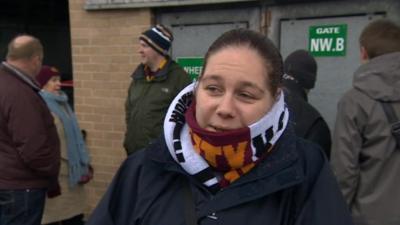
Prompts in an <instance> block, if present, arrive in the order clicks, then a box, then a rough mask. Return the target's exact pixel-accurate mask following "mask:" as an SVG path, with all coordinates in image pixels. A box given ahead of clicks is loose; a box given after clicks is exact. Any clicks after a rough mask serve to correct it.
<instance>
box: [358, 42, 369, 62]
mask: <svg viewBox="0 0 400 225" xmlns="http://www.w3.org/2000/svg"><path fill="white" fill-rule="evenodd" d="M360 60H361V62H362V63H366V62H367V61H368V60H369V56H368V52H367V50H366V49H365V48H364V46H361V47H360Z"/></svg>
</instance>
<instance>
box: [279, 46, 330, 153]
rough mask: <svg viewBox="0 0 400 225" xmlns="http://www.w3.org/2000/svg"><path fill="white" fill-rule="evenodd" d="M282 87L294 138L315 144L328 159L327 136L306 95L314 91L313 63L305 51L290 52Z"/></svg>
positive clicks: (327, 133) (322, 122)
mask: <svg viewBox="0 0 400 225" xmlns="http://www.w3.org/2000/svg"><path fill="white" fill-rule="evenodd" d="M284 71H285V75H284V76H283V86H284V89H285V91H286V93H287V96H286V97H287V98H286V99H285V101H286V103H287V104H288V107H289V110H290V120H291V121H292V122H293V123H294V128H295V133H296V135H297V136H299V137H301V138H304V139H306V140H309V141H311V142H314V143H316V144H318V145H319V146H320V147H322V149H323V150H324V152H325V154H326V156H327V157H329V155H330V148H331V133H330V130H329V127H328V125H327V124H326V122H325V120H324V119H323V118H322V116H321V114H320V113H319V112H318V110H317V109H315V108H314V107H313V106H312V105H311V104H310V103H308V96H307V94H308V92H309V91H310V90H311V89H313V88H314V86H315V81H316V76H317V63H316V61H315V59H314V58H313V57H312V56H311V55H310V53H308V52H307V51H305V50H296V51H294V52H292V53H291V54H290V55H289V56H288V57H287V58H286V59H285V61H284Z"/></svg>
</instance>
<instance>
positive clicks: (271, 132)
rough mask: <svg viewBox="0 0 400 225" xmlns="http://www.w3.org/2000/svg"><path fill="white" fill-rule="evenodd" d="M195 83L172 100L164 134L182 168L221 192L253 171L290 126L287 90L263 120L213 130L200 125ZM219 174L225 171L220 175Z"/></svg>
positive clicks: (212, 188) (213, 190)
mask: <svg viewBox="0 0 400 225" xmlns="http://www.w3.org/2000/svg"><path fill="white" fill-rule="evenodd" d="M193 90H194V84H191V85H189V86H187V87H186V88H185V89H183V90H182V91H181V92H180V93H179V94H178V95H177V97H176V98H175V99H174V101H173V102H172V104H171V106H170V107H169V109H168V112H167V115H166V117H165V120H164V135H165V140H166V143H167V146H168V149H169V151H170V153H171V155H172V157H173V158H174V159H175V161H177V162H178V163H179V164H180V165H181V166H182V168H183V169H184V170H185V171H186V172H187V173H189V174H190V175H192V176H194V177H195V178H196V179H198V180H199V181H200V182H201V183H203V184H204V185H205V186H207V187H208V188H209V189H210V190H211V191H212V192H214V193H215V192H217V191H218V190H219V189H220V188H221V187H225V186H227V185H229V184H230V183H232V182H234V181H235V180H237V179H238V178H240V176H242V175H244V174H245V173H247V172H249V171H250V170H251V169H252V168H253V167H254V166H255V165H256V164H257V163H258V162H259V161H260V159H262V158H264V157H266V156H267V155H268V153H269V152H271V151H272V150H273V146H274V144H275V143H276V142H277V141H278V139H279V137H280V136H281V135H282V133H283V131H284V130H285V128H286V125H287V123H288V118H289V112H288V110H287V108H286V106H285V103H284V96H283V92H281V94H280V96H279V97H278V100H277V101H276V102H275V104H274V105H273V107H272V109H271V110H270V111H269V112H268V113H267V114H266V115H265V116H264V117H262V118H261V119H260V120H259V121H257V122H255V123H254V124H251V125H250V126H248V127H244V128H241V129H236V130H231V131H224V132H210V131H207V130H205V129H203V128H201V127H199V125H198V124H197V121H196V119H195V113H196V112H195V104H196V103H195V102H194V101H192V99H193V98H192V97H193ZM216 174H221V176H220V177H219V176H218V178H217V176H216Z"/></svg>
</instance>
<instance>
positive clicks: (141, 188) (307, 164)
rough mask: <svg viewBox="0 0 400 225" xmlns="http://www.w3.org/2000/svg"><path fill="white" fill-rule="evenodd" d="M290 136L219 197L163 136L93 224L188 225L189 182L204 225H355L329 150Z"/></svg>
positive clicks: (129, 166) (135, 161)
mask: <svg viewBox="0 0 400 225" xmlns="http://www.w3.org/2000/svg"><path fill="white" fill-rule="evenodd" d="M291 129H292V128H289V131H288V130H287V131H285V133H284V135H283V136H282V137H281V138H280V141H279V142H278V144H277V146H276V147H275V150H273V153H271V154H270V155H269V156H268V157H267V158H266V159H264V160H263V161H262V162H260V164H258V165H257V166H256V167H255V168H253V169H252V170H251V171H250V172H249V173H247V174H245V175H244V176H242V177H241V178H239V179H238V180H237V181H235V182H234V183H232V184H231V185H230V186H228V187H227V188H225V189H223V190H221V191H219V192H217V193H216V194H215V195H213V194H211V193H210V192H209V191H208V190H207V189H206V188H205V187H204V186H203V185H202V184H200V183H198V182H197V180H194V179H193V178H192V177H190V176H189V175H188V174H187V173H186V172H185V171H184V170H183V169H182V168H181V167H180V166H179V165H178V164H177V163H176V162H175V161H174V160H173V159H172V157H171V156H170V154H169V152H168V150H167V147H166V144H165V141H164V140H163V139H162V138H160V139H159V140H158V141H157V142H155V143H153V144H152V145H151V146H150V147H149V148H148V149H147V150H145V151H139V152H137V153H135V154H133V155H131V156H129V157H128V159H127V160H126V161H125V162H124V163H123V165H122V166H121V168H120V170H119V172H118V174H117V175H116V176H115V178H114V180H113V182H112V184H111V186H110V187H109V189H108V191H107V193H106V194H105V196H104V197H103V199H102V200H101V201H100V203H99V205H98V206H97V208H96V209H95V210H94V212H93V214H92V215H91V218H90V219H89V221H88V223H87V224H88V225H128V224H130V225H139V224H143V225H185V224H188V223H187V222H185V216H184V212H185V207H184V206H185V202H184V195H183V192H184V190H183V189H184V188H183V186H184V185H182V183H184V182H185V181H189V183H190V188H191V192H192V195H193V199H194V202H195V209H196V217H197V224H199V225H211V224H222V225H243V224H246V225H257V224H270V225H278V224H279V225H289V224H296V225H300V224H303V225H317V224H320V225H339V224H340V225H351V224H352V222H351V217H350V214H349V211H348V208H347V206H346V203H345V202H344V200H343V197H342V195H341V193H340V191H339V189H338V186H337V183H336V180H335V178H334V176H333V174H332V172H331V170H330V168H329V164H328V163H327V160H326V157H325V156H324V153H323V152H322V151H321V150H320V148H319V147H317V146H316V145H314V144H311V143H310V142H306V141H304V140H302V139H300V138H297V137H296V136H294V133H293V131H292V130H291Z"/></svg>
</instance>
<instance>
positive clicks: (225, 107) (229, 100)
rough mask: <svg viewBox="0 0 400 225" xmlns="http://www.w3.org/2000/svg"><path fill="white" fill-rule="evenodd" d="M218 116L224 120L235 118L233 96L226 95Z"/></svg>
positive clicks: (218, 108)
mask: <svg viewBox="0 0 400 225" xmlns="http://www.w3.org/2000/svg"><path fill="white" fill-rule="evenodd" d="M216 112H217V115H219V116H221V117H223V118H233V117H234V116H235V104H234V99H233V97H232V95H230V94H225V95H224V96H222V97H221V100H220V102H219V104H218V107H217V111H216Z"/></svg>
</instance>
